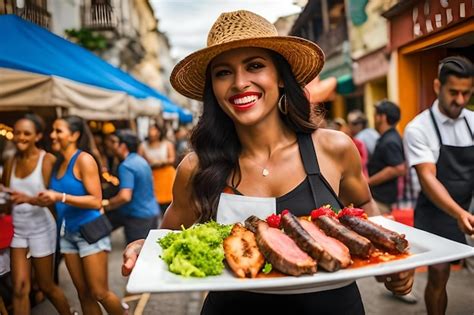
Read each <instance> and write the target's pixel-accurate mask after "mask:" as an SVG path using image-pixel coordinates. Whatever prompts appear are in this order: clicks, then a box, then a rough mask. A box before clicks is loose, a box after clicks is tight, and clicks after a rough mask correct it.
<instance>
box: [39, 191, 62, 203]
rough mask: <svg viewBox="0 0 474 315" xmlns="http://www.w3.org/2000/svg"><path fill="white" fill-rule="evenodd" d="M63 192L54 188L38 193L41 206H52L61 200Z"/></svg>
mask: <svg viewBox="0 0 474 315" xmlns="http://www.w3.org/2000/svg"><path fill="white" fill-rule="evenodd" d="M61 198H62V196H61V194H60V193H58V192H57V191H54V190H45V191H42V192H40V193H39V194H38V197H37V200H38V205H40V206H50V205H52V204H54V203H55V202H58V201H60V200H61Z"/></svg>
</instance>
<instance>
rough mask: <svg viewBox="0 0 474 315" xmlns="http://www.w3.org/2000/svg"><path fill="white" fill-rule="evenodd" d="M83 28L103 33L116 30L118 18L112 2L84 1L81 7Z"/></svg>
mask: <svg viewBox="0 0 474 315" xmlns="http://www.w3.org/2000/svg"><path fill="white" fill-rule="evenodd" d="M81 21H82V27H83V28H87V29H91V30H96V31H101V30H114V29H115V28H116V27H117V17H116V15H115V13H114V8H113V7H112V5H111V4H110V0H83V2H82V5H81Z"/></svg>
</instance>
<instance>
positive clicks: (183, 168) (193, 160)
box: [177, 152, 199, 175]
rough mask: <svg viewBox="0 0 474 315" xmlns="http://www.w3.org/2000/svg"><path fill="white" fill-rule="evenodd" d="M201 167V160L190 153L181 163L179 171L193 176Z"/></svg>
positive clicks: (193, 153)
mask: <svg viewBox="0 0 474 315" xmlns="http://www.w3.org/2000/svg"><path fill="white" fill-rule="evenodd" d="M198 167H199V158H198V156H197V154H196V153H195V152H190V153H188V154H186V156H185V157H184V158H183V160H182V161H181V163H179V165H178V168H177V171H178V172H180V173H182V174H186V175H192V174H194V172H195V171H196V170H197V168H198Z"/></svg>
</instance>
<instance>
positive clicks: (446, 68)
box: [404, 57, 474, 314]
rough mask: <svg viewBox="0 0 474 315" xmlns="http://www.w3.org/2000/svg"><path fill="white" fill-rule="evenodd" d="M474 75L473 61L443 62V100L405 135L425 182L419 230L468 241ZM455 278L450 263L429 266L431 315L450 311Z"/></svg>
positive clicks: (437, 85) (473, 178) (473, 222)
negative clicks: (450, 290)
mask: <svg viewBox="0 0 474 315" xmlns="http://www.w3.org/2000/svg"><path fill="white" fill-rule="evenodd" d="M473 76H474V68H473V65H472V63H471V62H470V61H469V60H468V59H466V58H463V57H448V58H445V59H443V60H442V61H441V62H440V68H439V75H438V78H437V79H435V80H434V90H435V92H436V94H437V96H438V98H437V100H436V101H435V102H434V103H433V105H432V106H431V108H429V109H427V110H425V111H423V112H422V113H420V114H419V115H418V116H416V117H415V118H414V119H413V120H412V121H411V122H410V123H409V124H408V125H407V127H406V129H405V135H404V141H405V152H406V155H407V159H408V163H409V166H414V167H415V169H416V172H417V174H418V178H419V181H420V184H421V192H420V195H419V197H418V201H417V205H416V208H415V227H417V228H420V229H423V230H426V231H428V232H431V233H435V234H437V235H440V236H443V237H446V238H449V239H451V240H454V241H457V242H462V243H466V238H465V234H467V235H468V236H469V237H471V236H472V235H473V232H474V229H473V226H474V216H473V215H472V214H470V213H469V211H468V208H469V204H470V202H471V199H472V195H473V191H474V135H473V130H474V112H472V111H469V110H467V109H466V108H465V107H466V105H467V104H468V102H469V99H470V97H471V95H472V92H473ZM449 274H450V263H442V264H438V265H433V266H429V267H428V282H427V285H426V289H425V303H426V308H427V311H428V314H444V313H445V312H446V307H447V302H448V299H447V293H446V284H447V282H448V279H449Z"/></svg>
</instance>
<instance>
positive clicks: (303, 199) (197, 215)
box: [122, 11, 413, 315]
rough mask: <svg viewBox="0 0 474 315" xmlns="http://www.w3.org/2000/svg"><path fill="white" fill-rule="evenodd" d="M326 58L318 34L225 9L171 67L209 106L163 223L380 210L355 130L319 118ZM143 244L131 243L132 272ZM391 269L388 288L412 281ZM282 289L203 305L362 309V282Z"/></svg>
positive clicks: (223, 295)
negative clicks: (289, 30)
mask: <svg viewBox="0 0 474 315" xmlns="http://www.w3.org/2000/svg"><path fill="white" fill-rule="evenodd" d="M323 64H324V55H323V52H322V51H321V49H320V48H319V47H318V46H317V45H316V44H315V43H313V42H310V41H307V40H304V39H301V38H296V37H290V36H278V33H277V31H276V29H275V27H274V26H273V25H272V24H271V23H270V22H268V21H267V20H265V19H264V18H262V17H261V16H259V15H257V14H255V13H252V12H249V11H234V12H229V13H223V14H221V15H220V16H219V18H218V19H217V21H216V22H215V23H214V25H213V26H212V28H211V30H210V32H209V36H208V47H207V48H204V49H202V50H199V51H197V52H194V53H192V54H191V55H189V56H188V57H186V58H185V59H184V60H182V61H181V62H179V63H178V64H177V65H176V66H175V68H174V70H173V72H172V75H171V83H172V85H173V87H174V88H175V89H176V90H177V91H178V92H180V93H181V94H183V95H184V96H187V97H190V98H193V99H196V100H201V101H203V112H202V116H201V118H200V120H199V122H198V124H197V126H196V128H195V129H194V131H193V134H192V136H191V143H192V147H193V149H194V153H190V154H188V155H187V156H186V157H185V158H184V159H183V161H182V162H181V164H180V165H179V167H178V172H177V175H176V181H175V184H174V187H173V197H174V198H173V201H172V203H171V205H170V207H169V208H168V210H167V212H166V213H165V216H164V218H163V222H162V225H161V227H162V228H168V229H174V230H176V229H180V228H181V227H182V226H184V227H189V226H191V225H192V224H194V223H197V222H206V221H209V220H211V219H214V220H217V222H219V223H224V224H231V223H235V222H243V221H244V220H245V219H246V218H247V217H248V216H249V215H256V216H258V217H260V218H265V217H266V216H268V215H270V214H274V213H281V212H282V211H283V210H284V209H290V210H291V211H292V213H294V214H295V215H297V216H302V215H308V211H310V209H315V208H318V207H320V206H322V205H324V204H329V205H331V206H332V207H334V208H336V209H340V208H341V207H343V205H346V204H349V203H353V204H354V205H355V206H356V207H362V208H364V209H365V210H366V211H367V212H368V213H369V214H373V213H376V209H375V208H373V207H372V205H373V203H372V202H371V201H372V199H371V195H370V191H369V187H368V186H367V182H366V180H365V178H364V176H363V175H362V172H361V166H360V162H359V154H358V152H357V149H356V148H355V146H354V144H353V142H352V140H351V139H350V138H349V137H348V136H347V135H345V134H343V133H341V132H336V131H333V130H328V129H319V128H317V125H316V124H315V123H314V120H312V113H311V107H310V104H309V101H308V98H307V96H306V94H305V92H304V88H303V87H304V86H305V85H306V84H307V83H308V82H309V81H311V80H312V79H313V78H314V77H316V75H317V74H318V73H319V71H320V70H321V68H322V66H323ZM315 118H316V119H319V117H315ZM315 118H313V119H315ZM142 244H143V240H139V241H136V242H134V243H131V244H130V245H128V247H127V249H126V250H125V253H124V264H123V266H122V271H123V273H124V274H128V273H129V272H130V269H131V268H132V267H133V265H134V263H135V261H136V256H137V253H138V252H139V250H140V248H141V246H142ZM390 277H392V278H390V279H388V278H387V277H383V278H384V281H385V284H386V286H387V287H388V288H389V289H390V290H392V291H394V292H397V294H406V293H408V292H409V291H410V290H411V287H412V284H413V283H412V278H413V272H412V271H408V272H402V273H399V274H396V275H391V276H390ZM390 280H393V281H390ZM281 293H282V294H278V295H274V294H271V293H268V294H266V293H256V292H248V291H227V292H210V293H209V294H208V295H207V297H206V300H205V302H204V305H203V309H202V312H201V314H205V315H207V314H260V313H261V310H262V306H263V307H264V309H265V313H269V314H271V313H275V314H282V313H287V314H316V313H324V314H347V313H350V314H364V306H363V304H362V300H361V297H360V293H359V290H358V288H357V285H356V283H355V282H351V281H349V282H344V283H339V284H338V285H336V287H332V288H331V289H330V290H321V288H317V287H312V288H307V290H305V291H303V292H301V291H299V292H295V291H292V290H288V291H286V292H281Z"/></svg>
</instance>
